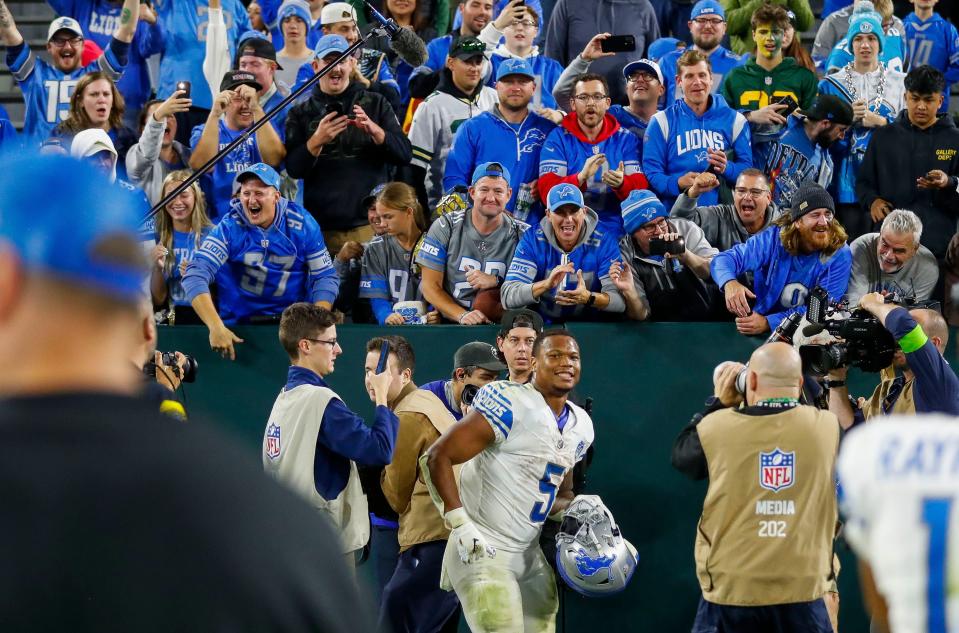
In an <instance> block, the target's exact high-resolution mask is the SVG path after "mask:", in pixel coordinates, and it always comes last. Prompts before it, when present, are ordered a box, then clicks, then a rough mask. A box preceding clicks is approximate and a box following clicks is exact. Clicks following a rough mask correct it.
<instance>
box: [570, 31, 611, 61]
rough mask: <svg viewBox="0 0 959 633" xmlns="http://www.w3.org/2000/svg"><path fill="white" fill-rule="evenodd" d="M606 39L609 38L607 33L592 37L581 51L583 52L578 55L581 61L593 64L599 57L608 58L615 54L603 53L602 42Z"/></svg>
mask: <svg viewBox="0 0 959 633" xmlns="http://www.w3.org/2000/svg"><path fill="white" fill-rule="evenodd" d="M607 37H610V34H609V33H599V34H597V35H594V36H593V39H591V40H590V41H589V42H587V43H586V48H584V49H583V52H582V53H580V54H579V56H580V57H582V58H583V61H587V62H594V61H596V60H597V59H599V58H600V57H610V56H612V55H615V54H616V53H604V52H603V44H602V42H603V40H605V39H606V38H607Z"/></svg>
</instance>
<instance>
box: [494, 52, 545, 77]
mask: <svg viewBox="0 0 959 633" xmlns="http://www.w3.org/2000/svg"><path fill="white" fill-rule="evenodd" d="M509 75H525V76H526V77H529V78H530V79H532V80H534V81H535V80H536V75H535V74H534V73H533V67H532V66H530V64H529V62H528V61H526V60H525V59H516V58H515V57H510V58H509V59H504V60H503V61H502V63H501V64H500V65H499V68H497V69H496V81H500V80H502V79H503V77H508V76H509Z"/></svg>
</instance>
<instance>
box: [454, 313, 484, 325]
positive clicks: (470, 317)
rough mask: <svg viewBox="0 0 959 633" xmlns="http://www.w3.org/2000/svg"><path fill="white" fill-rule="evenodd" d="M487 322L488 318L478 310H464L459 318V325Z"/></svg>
mask: <svg viewBox="0 0 959 633" xmlns="http://www.w3.org/2000/svg"><path fill="white" fill-rule="evenodd" d="M489 322H490V320H489V319H487V318H486V315H485V314H483V313H482V312H480V311H479V310H470V311H469V312H464V313H463V314H462V315H460V318H459V323H460V325H483V324H485V323H489Z"/></svg>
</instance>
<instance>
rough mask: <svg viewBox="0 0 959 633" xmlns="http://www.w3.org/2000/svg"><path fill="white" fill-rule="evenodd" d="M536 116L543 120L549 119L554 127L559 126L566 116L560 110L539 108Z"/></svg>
mask: <svg viewBox="0 0 959 633" xmlns="http://www.w3.org/2000/svg"><path fill="white" fill-rule="evenodd" d="M536 114H538V115H540V116H541V117H543V118H544V119H549V120H550V121H552V122H553V123H555V124H556V125H559V124H561V123H562V122H563V117H564V116H566V115H565V114H563V113H562V111H560V110H554V109H553V108H545V107H544V108H540V109H539V110H537V111H536Z"/></svg>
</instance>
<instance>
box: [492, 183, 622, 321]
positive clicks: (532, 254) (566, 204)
mask: <svg viewBox="0 0 959 633" xmlns="http://www.w3.org/2000/svg"><path fill="white" fill-rule="evenodd" d="M546 208H547V212H546V217H545V218H543V219H542V220H541V221H540V223H539V226H538V227H536V228H535V229H532V228H531V229H529V230H528V231H526V233H524V234H523V237H522V238H521V239H520V241H519V244H518V245H517V246H516V252H515V253H513V261H512V263H511V264H510V267H509V272H507V273H506V279H505V281H504V282H503V285H502V287H501V288H500V297H501V299H502V302H503V307H504V308H506V309H507V310H511V309H515V308H524V307H527V306H530V308H531V309H532V310H536V311H537V312H539V313H540V314H541V315H542V316H543V319H544V320H546V321H553V322H562V321H566V320H571V319H576V320H584V319H585V320H597V318H599V319H603V317H601V316H600V315H599V314H598V312H599V311H602V312H613V313H616V312H623V310H625V308H626V302H625V300H624V299H623V295H622V294H621V292H620V291H619V290H618V289H617V288H616V284H614V283H613V280H612V279H611V278H610V275H609V271H610V268H611V267H612V266H613V265H614V264H615V263H616V262H617V261H618V260H619V248H618V246H617V243H616V238H615V236H613V235H612V234H610V233H607V232H605V231H603V230H602V229H600V228H597V225H598V224H599V216H598V215H597V214H596V212H595V211H593V210H592V209H590V208H589V207H587V206H586V205H585V204H584V202H583V192H582V191H580V190H579V188H578V187H576V186H574V185H571V184H569V183H560V184H558V185H555V186H554V187H553V188H552V189H550V191H549V195H548V196H547V198H546Z"/></svg>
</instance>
